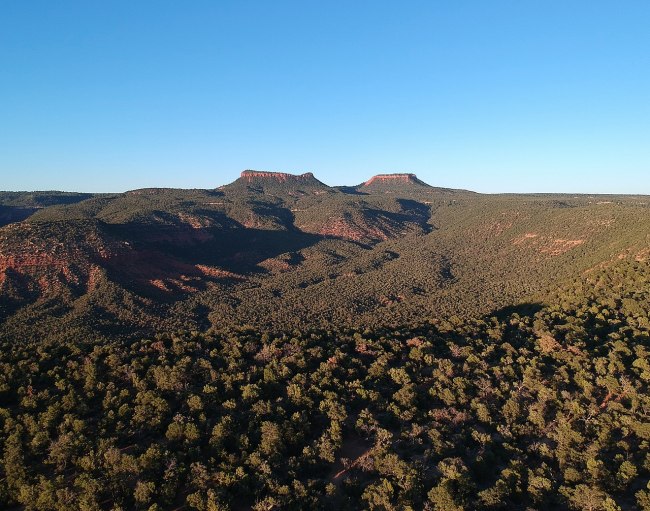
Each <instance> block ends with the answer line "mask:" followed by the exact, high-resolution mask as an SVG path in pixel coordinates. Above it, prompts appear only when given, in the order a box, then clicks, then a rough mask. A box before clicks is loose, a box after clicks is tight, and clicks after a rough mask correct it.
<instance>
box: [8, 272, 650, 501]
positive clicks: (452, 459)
mask: <svg viewBox="0 0 650 511" xmlns="http://www.w3.org/2000/svg"><path fill="white" fill-rule="evenodd" d="M649 284H650V267H649V265H648V262H647V261H637V262H630V261H618V262H616V263H614V264H612V265H607V266H604V267H603V268H598V269H593V270H591V271H589V272H588V273H587V274H585V275H584V276H583V278H580V279H577V280H576V281H575V282H574V283H572V284H568V285H566V286H564V287H562V288H561V289H560V290H558V291H557V292H556V293H553V294H549V295H548V296H547V297H546V299H545V301H544V302H543V303H524V304H519V305H516V306H512V307H510V308H508V309H505V310H501V311H495V312H494V313H493V314H491V315H489V316H487V317H484V318H483V319H477V320H466V321H464V320H461V319H459V318H448V319H444V320H440V321H438V322H437V324H431V325H428V326H420V327H411V326H403V327H395V328H392V329H376V330H354V329H334V328H331V329H329V330H312V331H310V330H294V331H288V332H286V333H284V334H278V335H267V334H260V332H259V331H256V330H250V329H237V330H228V331H222V332H211V333H209V334H204V333H200V332H177V333H174V334H171V333H161V334H160V335H156V336H153V337H150V338H147V339H141V340H138V341H135V342H121V341H113V342H98V341H93V340H91V339H89V338H75V337H69V338H68V339H66V340H65V341H64V342H61V341H58V342H50V343H47V342H31V343H17V342H12V341H5V342H4V343H3V345H2V353H3V357H2V364H1V367H0V382H1V384H0V398H1V400H2V401H1V402H2V408H0V421H1V423H0V424H1V426H2V427H1V431H2V433H1V437H0V444H1V447H2V462H1V464H0V467H1V472H2V477H1V478H0V502H2V503H3V504H2V505H3V506H4V507H8V508H11V507H12V506H19V505H22V506H24V508H25V509H61V510H64V509H150V510H153V509H174V508H185V509H198V510H216V509H255V510H271V509H350V510H352V509H384V510H388V509H429V510H445V511H448V510H460V509H468V510H469V509H539V510H542V509H576V510H616V509H621V510H626V509H650V488H649V487H647V486H646V485H647V482H648V476H649V475H650V449H649V445H650V444H649V442H650V428H649V426H648V424H649V422H648V410H649V409H650V401H649V399H650V398H649V397H648V382H649V381H650V359H649V351H648V350H649V346H648V345H649V341H650V337H649V336H650V323H649V322H648V317H649V314H650V294H649V290H650V286H649Z"/></svg>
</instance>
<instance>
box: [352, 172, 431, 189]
mask: <svg viewBox="0 0 650 511" xmlns="http://www.w3.org/2000/svg"><path fill="white" fill-rule="evenodd" d="M394 184H399V185H417V186H429V185H428V184H426V183H425V182H424V181H420V180H419V179H418V178H417V176H416V175H415V174H377V175H376V176H373V177H371V178H370V179H369V180H368V181H366V182H365V183H363V184H362V185H361V186H362V187H366V186H376V185H394Z"/></svg>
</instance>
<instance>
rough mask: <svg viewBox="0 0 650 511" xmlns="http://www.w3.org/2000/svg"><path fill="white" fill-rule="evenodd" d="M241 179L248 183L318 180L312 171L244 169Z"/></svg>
mask: <svg viewBox="0 0 650 511" xmlns="http://www.w3.org/2000/svg"><path fill="white" fill-rule="evenodd" d="M239 177H240V179H242V180H244V181H246V182H247V183H254V182H255V181H257V180H260V179H261V180H264V181H266V180H273V181H277V182H278V183H286V182H287V181H289V182H301V183H307V182H310V181H312V180H316V178H315V177H314V174H312V173H311V172H305V173H304V174H288V173H286V172H265V171H258V170H244V171H243V172H242V173H241V175H240V176H239Z"/></svg>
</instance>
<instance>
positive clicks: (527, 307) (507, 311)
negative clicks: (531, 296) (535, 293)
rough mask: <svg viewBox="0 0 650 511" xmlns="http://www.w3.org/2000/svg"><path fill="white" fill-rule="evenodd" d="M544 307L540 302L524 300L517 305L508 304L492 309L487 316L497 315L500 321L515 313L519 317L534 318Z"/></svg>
mask: <svg viewBox="0 0 650 511" xmlns="http://www.w3.org/2000/svg"><path fill="white" fill-rule="evenodd" d="M543 308H544V304H543V303H540V302H524V303H520V304H517V305H508V306H507V307H502V308H501V309H497V310H495V311H492V312H491V313H490V314H488V315H487V317H489V318H490V317H496V318H497V319H498V320H500V321H503V320H505V319H507V318H510V317H512V316H513V315H515V314H516V315H517V316H519V317H526V318H532V317H533V316H534V315H535V314H537V313H538V312H539V311H540V310H542V309H543Z"/></svg>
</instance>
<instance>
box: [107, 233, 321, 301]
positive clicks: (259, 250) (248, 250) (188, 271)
mask: <svg viewBox="0 0 650 511" xmlns="http://www.w3.org/2000/svg"><path fill="white" fill-rule="evenodd" d="M108 230H109V231H110V232H111V234H112V235H113V236H114V237H115V238H117V239H119V240H123V241H124V242H126V243H125V245H126V246H127V247H128V250H124V251H123V252H121V253H120V254H116V255H115V256H114V257H112V258H111V260H110V261H109V262H107V263H106V266H105V267H106V268H107V270H108V271H109V273H110V276H111V279H112V280H115V281H117V282H119V284H120V285H122V286H124V287H125V288H126V289H129V290H130V291H133V292H135V293H137V294H140V295H143V296H155V297H156V298H158V299H165V301H169V300H171V301H175V300H178V299H182V298H183V297H184V295H186V294H187V292H191V291H202V290H204V289H206V288H207V287H208V285H209V284H210V282H218V283H220V284H224V285H226V284H228V283H229V282H234V281H236V280H240V279H242V278H244V276H245V275H251V274H255V273H262V272H265V271H267V270H265V269H264V268H262V267H261V266H259V264H260V263H262V262H263V261H265V260H267V259H273V258H276V257H278V256H280V255H281V254H285V253H288V252H289V253H291V252H297V251H299V250H302V249H304V248H308V247H311V246H313V245H315V244H316V243H318V242H319V241H321V240H324V239H326V237H325V236H321V235H316V234H309V233H304V232H301V231H298V230H295V229H288V230H267V229H256V228H250V227H249V228H243V227H241V226H240V225H239V224H236V223H230V224H228V225H227V226H226V227H225V228H224V227H223V226H220V227H214V228H190V227H189V226H187V225H178V224H177V225H169V224H160V225H158V224H128V225H127V224H122V225H119V226H116V225H113V226H108ZM294 259H295V258H289V259H285V260H283V261H282V262H278V265H282V264H290V265H291V264H292V261H293V260H294ZM296 260H298V259H296ZM220 272H221V273H220ZM228 273H230V275H229V274H228Z"/></svg>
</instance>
